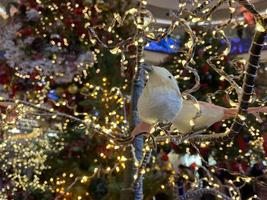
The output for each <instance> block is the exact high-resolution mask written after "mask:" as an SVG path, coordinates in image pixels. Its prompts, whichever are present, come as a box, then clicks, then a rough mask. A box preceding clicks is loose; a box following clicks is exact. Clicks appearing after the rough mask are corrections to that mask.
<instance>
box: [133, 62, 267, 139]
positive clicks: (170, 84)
mask: <svg viewBox="0 0 267 200" xmlns="http://www.w3.org/2000/svg"><path fill="white" fill-rule="evenodd" d="M144 69H145V70H146V71H147V72H148V74H149V78H148V81H147V83H146V86H145V88H144V90H143V92H142V94H141V96H140V98H139V100H138V104H137V107H138V113H139V117H140V119H141V122H140V123H139V124H138V125H137V126H136V127H135V128H134V130H133V131H132V133H131V135H132V136H135V135H138V134H139V133H142V132H150V131H151V129H152V127H153V125H154V124H156V123H158V122H160V123H170V122H171V123H172V128H173V129H177V130H178V132H179V133H181V134H187V133H190V132H194V131H198V130H202V129H206V128H208V127H210V126H211V125H213V124H214V123H216V122H218V121H221V120H225V119H229V118H232V117H234V116H235V115H236V113H237V108H225V107H221V106H217V105H214V104H212V103H207V102H203V101H197V102H193V101H192V100H186V99H183V97H182V95H181V92H180V89H179V87H178V84H177V82H176V80H175V78H174V76H173V75H172V74H171V73H170V72H169V71H168V70H167V69H165V68H162V67H157V66H144ZM199 111H200V112H199ZM198 112H199V114H200V115H199V116H197V113H198ZM259 112H267V107H253V108H249V109H248V113H251V114H255V115H256V114H257V113H259Z"/></svg>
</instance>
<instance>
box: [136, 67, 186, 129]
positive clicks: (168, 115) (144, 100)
mask: <svg viewBox="0 0 267 200" xmlns="http://www.w3.org/2000/svg"><path fill="white" fill-rule="evenodd" d="M145 69H146V70H147V71H149V79H148V81H147V83H146V86H145V88H144V90H143V92H142V94H141V96H140V97H139V99H138V103H137V109H138V112H139V117H140V118H141V120H142V121H144V122H146V123H148V124H155V123H157V122H163V123H168V122H171V121H172V120H173V119H174V117H175V116H176V115H177V114H178V113H179V111H180V110H181V108H182V102H183V99H182V95H181V92H180V89H179V87H178V85H177V82H176V80H175V78H174V76H173V75H172V74H171V73H170V72H169V71H168V70H166V69H165V68H162V67H156V66H153V67H151V66H145Z"/></svg>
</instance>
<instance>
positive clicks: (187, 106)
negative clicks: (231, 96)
mask: <svg viewBox="0 0 267 200" xmlns="http://www.w3.org/2000/svg"><path fill="white" fill-rule="evenodd" d="M199 106H200V110H201V115H200V117H198V118H196V119H195V120H194V117H195V116H196V113H197V108H196V107H195V106H194V103H193V102H192V101H189V100H184V102H183V106H182V110H181V111H180V113H179V114H177V115H176V117H175V119H174V121H173V126H174V127H175V128H176V129H178V131H179V132H180V133H183V134H186V133H189V132H191V131H192V126H194V130H201V129H205V128H208V127H210V126H211V125H212V124H214V123H215V122H218V121H221V120H222V119H223V116H224V108H223V107H220V106H216V105H214V104H211V103H206V102H201V101H199ZM193 122H194V123H193Z"/></svg>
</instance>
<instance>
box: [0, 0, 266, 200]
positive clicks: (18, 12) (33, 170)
mask: <svg viewBox="0 0 267 200" xmlns="http://www.w3.org/2000/svg"><path fill="white" fill-rule="evenodd" d="M218 5H219V4H218ZM218 5H217V6H218ZM2 6H3V7H4V9H6V12H5V15H4V16H5V17H4V18H6V19H5V20H4V19H3V20H1V26H2V27H1V29H2V30H4V31H2V32H1V33H0V34H1V35H0V40H1V49H0V56H1V57H0V68H1V71H0V84H1V85H0V92H1V93H0V94H1V100H2V99H4V100H3V101H2V103H1V104H0V106H1V107H0V108H1V144H0V149H1V150H0V151H1V162H0V163H1V166H2V167H1V169H0V174H1V177H0V189H1V192H0V195H1V198H2V199H119V198H121V199H125V195H126V196H129V198H133V196H132V195H135V199H141V198H142V193H143V194H144V199H152V198H153V197H155V198H156V199H183V198H184V199H185V198H190V195H191V196H193V197H194V196H195V195H198V196H202V198H209V199H211V198H213V197H215V196H217V197H218V198H220V197H222V198H225V199H231V198H232V199H233V198H238V197H239V196H241V197H242V198H244V199H245V198H250V197H252V196H253V195H256V194H258V193H257V191H253V189H251V186H252V184H253V183H255V184H260V183H262V181H259V180H258V179H257V178H254V176H258V175H261V171H260V170H259V169H260V167H261V166H260V163H257V162H258V161H259V160H261V159H263V158H264V150H263V146H262V144H263V138H262V136H261V131H263V130H264V127H263V126H261V123H260V118H259V116H258V118H257V120H255V117H254V116H249V117H247V118H245V119H246V121H245V122H246V126H247V127H245V128H243V129H242V131H241V133H240V134H239V135H238V137H236V138H235V139H233V140H231V141H229V142H221V141H217V142H213V140H207V141H206V140H205V141H204V142H198V141H197V142H194V141H193V142H192V141H190V140H184V141H183V142H180V143H179V140H178V139H179V137H178V136H176V135H175V133H172V134H173V135H171V136H170V137H168V136H166V134H165V133H164V129H163V128H162V127H161V126H159V127H155V132H154V133H153V136H154V137H152V139H151V137H148V139H147V140H145V147H144V148H143V147H142V145H143V144H142V143H143V142H142V141H143V137H139V139H138V140H135V142H134V144H135V145H134V146H135V147H136V148H135V150H137V151H138V150H139V153H137V154H136V157H137V159H136V158H135V156H133V155H134V153H133V151H134V149H133V148H132V146H131V145H129V144H130V142H129V140H131V141H132V139H133V138H129V137H128V134H129V132H130V130H131V129H132V128H134V126H135V125H136V124H137V123H138V119H137V112H136V111H137V110H136V100H137V97H138V96H139V95H140V92H141V90H142V87H143V85H144V79H145V75H144V72H143V69H142V63H143V61H144V60H143V58H142V53H143V47H144V45H145V44H146V43H148V42H150V41H151V40H160V39H162V38H164V37H165V36H166V35H169V36H170V35H171V33H170V32H171V30H173V29H174V28H175V26H177V25H179V26H181V27H185V32H186V34H185V35H184V36H183V38H182V44H184V49H183V48H182V49H180V50H179V52H178V53H177V54H175V55H173V56H170V58H169V60H168V61H167V62H166V63H164V64H162V66H164V67H166V68H167V69H168V70H170V71H171V72H172V74H174V75H175V78H176V79H177V81H178V83H179V86H180V88H181V90H182V92H187V93H186V94H187V95H188V96H190V94H192V95H193V97H195V98H196V99H198V100H203V101H210V102H213V103H214V104H216V105H221V106H224V107H234V106H238V102H239V101H240V99H238V97H239V95H240V93H241V91H242V88H241V85H242V83H243V80H244V77H245V74H244V70H245V64H244V61H243V60H242V59H236V56H235V55H234V56H231V55H229V51H230V48H229V43H228V40H227V37H226V36H225V35H224V32H222V30H223V29H222V27H216V28H217V29H215V28H214V27H213V26H208V27H203V26H199V25H195V23H196V22H198V21H201V20H203V21H205V18H204V17H203V19H201V18H198V15H199V12H200V11H201V9H203V8H204V7H206V6H208V5H207V4H206V3H204V4H202V5H201V6H200V7H198V8H197V9H195V10H194V12H192V13H193V14H194V15H195V16H194V17H192V16H191V17H188V18H185V21H183V20H181V19H177V16H176V18H174V19H175V20H176V21H175V20H174V22H173V23H172V24H171V26H170V27H169V29H168V30H167V31H166V32H165V31H164V30H162V29H158V30H156V28H155V27H152V28H151V27H149V25H150V23H152V21H153V20H152V17H151V13H150V12H148V11H147V10H146V8H145V6H146V1H141V3H140V5H139V6H137V5H136V3H134V2H132V1H122V0H116V1H82V0H71V1H65V0H64V1H57V0H25V1H20V2H16V1H14V2H8V1H7V2H4V3H3V4H2ZM182 6H183V5H182V4H181V7H182ZM214 9H216V7H214V8H213V9H210V10H209V12H210V14H211V12H212V10H214ZM231 9H232V7H230V8H229V10H231ZM250 11H251V12H252V13H253V12H256V11H255V10H253V9H252V10H250ZM209 12H208V13H207V16H208V15H209ZM231 12H232V11H231ZM204 14H205V13H204ZM253 14H255V13H253ZM150 17H151V18H150ZM147 18H148V21H149V20H150V21H149V22H147V21H146V20H147ZM186 20H187V21H188V22H190V23H192V24H193V25H192V26H191V24H190V26H188V25H187V23H186ZM258 20H259V21H260V20H261V19H258ZM259 24H260V25H262V24H261V23H259ZM260 25H259V26H260ZM262 28H263V27H262ZM258 32H262V33H265V32H266V31H265V30H264V31H258ZM261 37H262V36H261ZM194 52H195V55H194V54H193V53H194ZM194 81H195V82H194ZM198 87H200V89H198ZM257 95H258V96H255V99H254V101H253V104H252V105H253V106H262V105H264V102H263V101H262V100H261V99H262V98H263V97H262V96H261V97H260V96H259V94H257ZM191 97H192V96H191ZM238 116H241V118H242V119H243V117H244V116H243V115H241V114H240V115H238ZM262 119H264V116H262ZM232 123H233V121H232V120H226V121H224V122H218V123H216V124H214V125H213V126H212V127H210V128H209V129H208V130H206V131H205V132H204V133H203V135H201V136H203V137H206V136H209V135H208V134H214V133H218V134H219V133H222V132H223V133H225V132H226V130H227V128H229V127H230V125H231V124H232ZM153 138H154V139H153ZM162 138H163V139H162ZM172 138H174V140H170V139H172ZM177 138H178V139H177ZM160 139H162V140H160ZM151 141H154V143H151ZM181 141H182V140H181ZM137 143H139V145H136V144H137ZM155 143H156V144H157V145H156V144H155ZM151 144H154V145H152V147H157V148H152V147H151ZM142 149H144V152H143V153H144V158H145V159H144V160H142V158H141V157H142ZM140 155H141V156H140ZM139 157H140V158H141V159H140V158H139ZM187 157H190V158H187ZM183 159H184V160H185V161H184V162H182V160H183ZM189 159H193V162H191V163H188V162H186V160H189ZM138 160H139V161H140V160H141V162H140V163H135V162H138ZM255 163H256V164H257V165H254V164H255ZM135 164H136V165H137V167H136V166H135ZM185 165H188V166H185ZM253 165H254V168H251V170H250V172H249V173H246V171H248V170H249V167H251V166H253ZM136 168H137V171H136ZM253 170H254V171H253ZM256 172H257V173H258V172H259V173H258V174H257V173H256ZM142 176H144V178H145V179H144V183H143V188H144V189H143V190H144V191H143V192H142V189H141V190H140V188H142ZM134 177H135V179H134ZM140 180H141V181H140ZM133 182H134V185H133ZM140 183H141V184H140ZM243 186H245V188H249V189H248V190H247V191H244V190H245V189H242V187H243ZM133 191H134V192H135V194H134V193H133ZM206 193H209V194H206ZM240 193H241V194H240ZM130 194H131V195H130ZM209 195H210V196H209ZM140 196H141V197H140Z"/></svg>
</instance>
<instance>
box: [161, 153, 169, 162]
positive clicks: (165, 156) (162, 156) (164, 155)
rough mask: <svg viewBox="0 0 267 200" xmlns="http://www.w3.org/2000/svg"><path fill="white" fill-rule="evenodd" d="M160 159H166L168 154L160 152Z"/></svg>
mask: <svg viewBox="0 0 267 200" xmlns="http://www.w3.org/2000/svg"><path fill="white" fill-rule="evenodd" d="M161 160H163V161H168V160H169V157H168V155H167V154H166V153H165V152H164V153H162V155H161Z"/></svg>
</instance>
